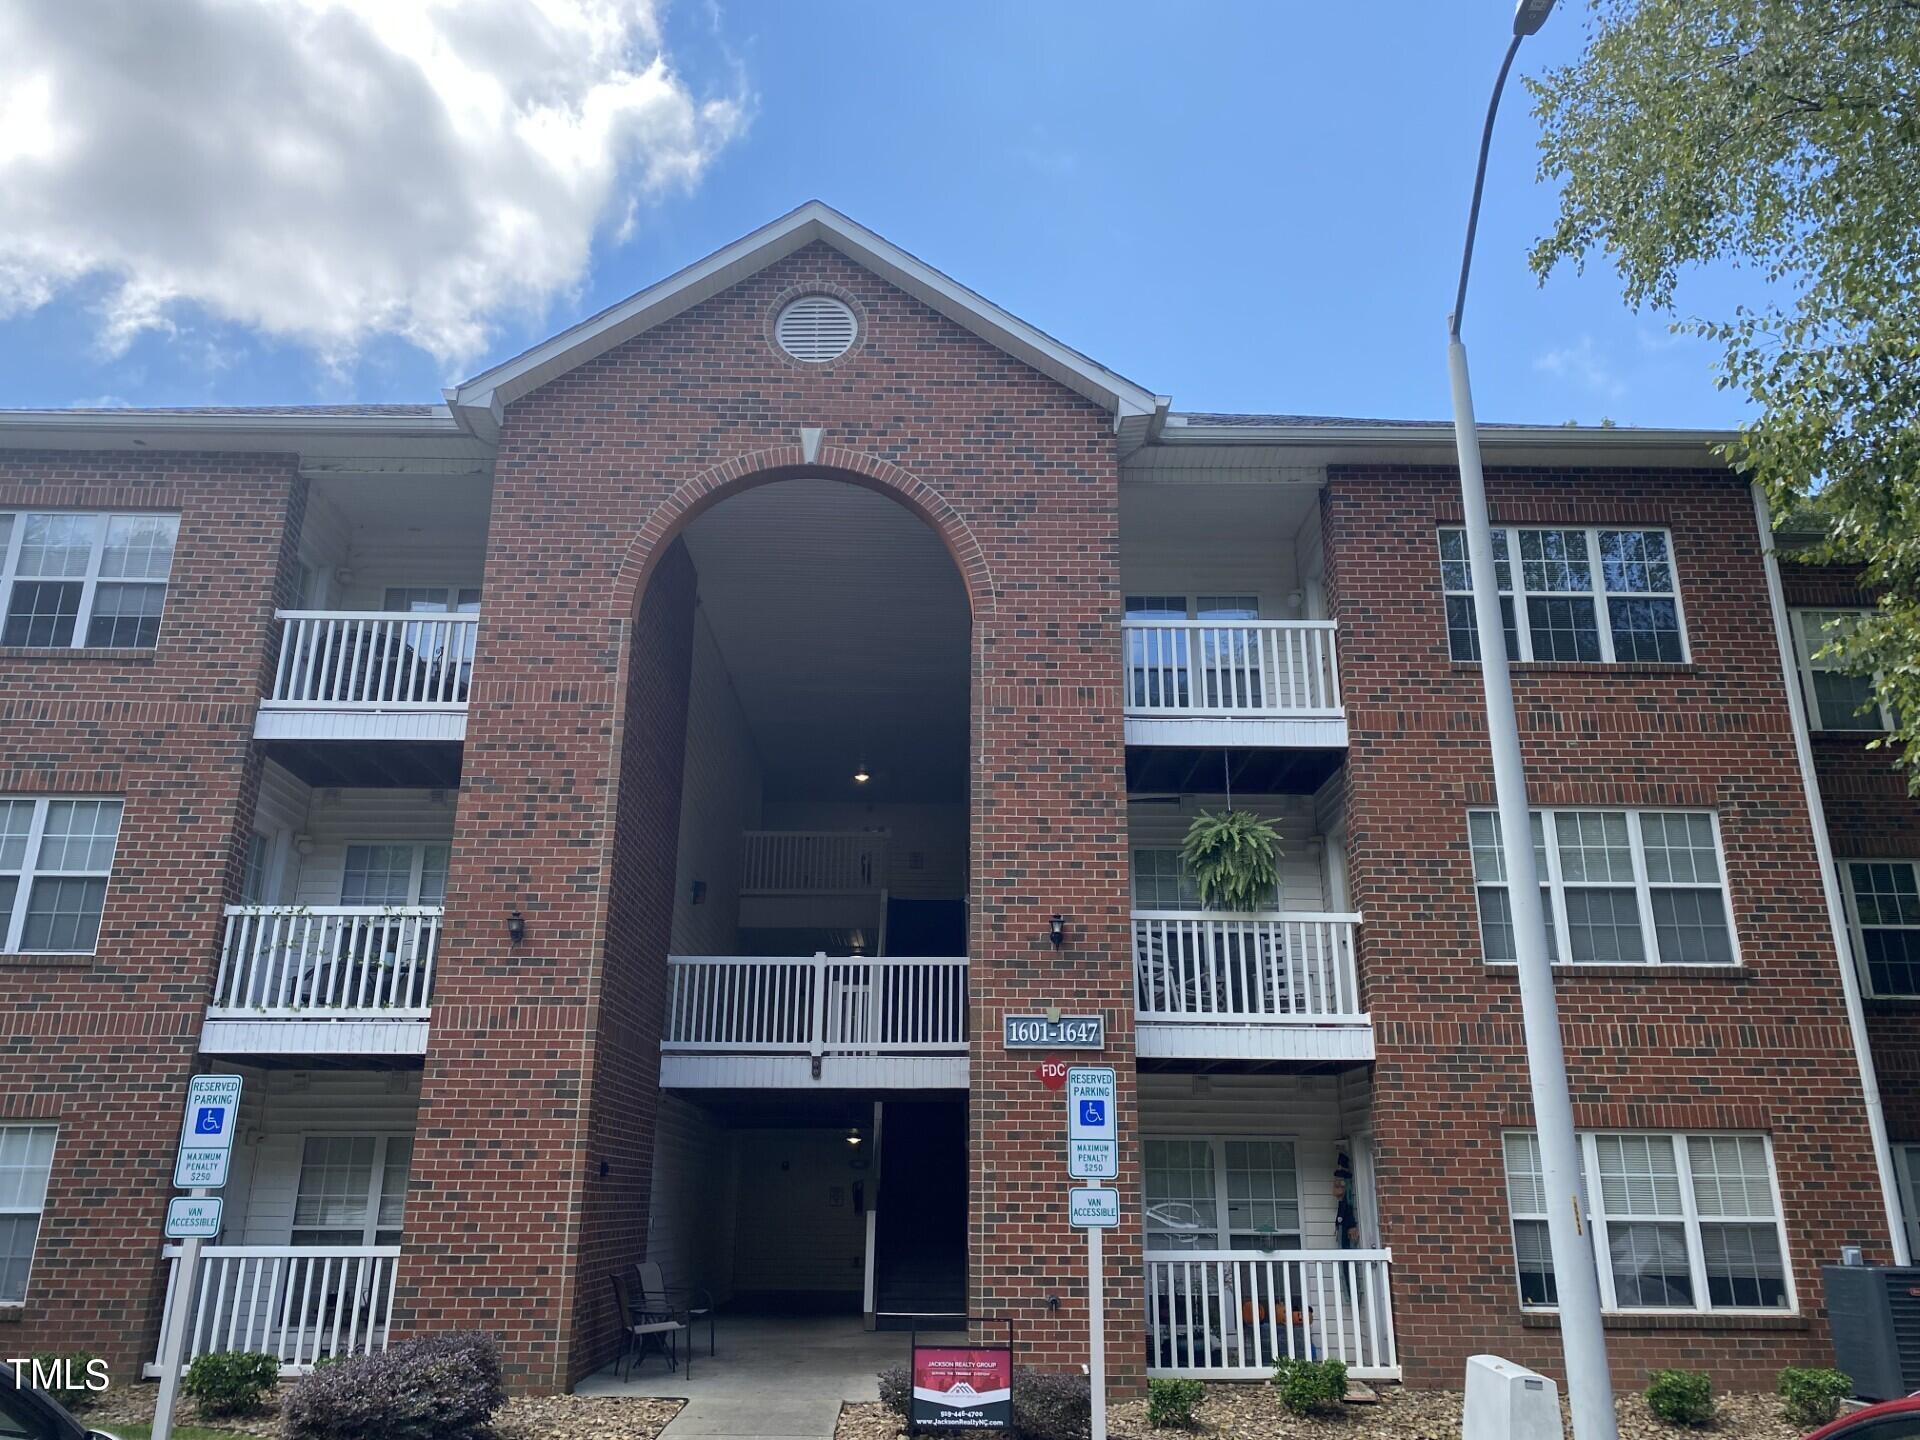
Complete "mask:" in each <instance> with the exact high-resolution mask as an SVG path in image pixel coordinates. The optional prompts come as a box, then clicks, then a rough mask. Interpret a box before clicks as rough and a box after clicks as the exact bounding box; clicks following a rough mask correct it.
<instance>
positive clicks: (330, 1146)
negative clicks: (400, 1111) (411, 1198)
mask: <svg viewBox="0 0 1920 1440" xmlns="http://www.w3.org/2000/svg"><path fill="white" fill-rule="evenodd" d="M412 1162H413V1139H412V1137H411V1136H406V1135H310V1136H308V1137H307V1142H306V1146H305V1148H304V1150H303V1151H302V1153H301V1156H300V1188H299V1191H298V1192H297V1194H296V1196H295V1198H294V1202H293V1235H292V1243H293V1244H295V1245H398V1244H399V1243H400V1232H401V1222H402V1219H403V1218H404V1215H405V1212H406V1203H407V1171H408V1167H409V1166H410V1165H411V1164H412Z"/></svg>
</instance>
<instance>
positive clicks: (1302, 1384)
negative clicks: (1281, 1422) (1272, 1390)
mask: <svg viewBox="0 0 1920 1440" xmlns="http://www.w3.org/2000/svg"><path fill="white" fill-rule="evenodd" d="M1273 1383H1274V1384H1275V1385H1276V1386H1277V1387H1279V1390H1280V1403H1281V1404H1282V1405H1284V1406H1285V1407H1286V1409H1287V1413H1288V1414H1290V1415H1311V1414H1312V1413H1313V1412H1314V1411H1315V1410H1318V1409H1320V1407H1321V1406H1323V1405H1337V1404H1339V1403H1340V1402H1341V1401H1342V1400H1344V1399H1346V1398H1347V1363H1346V1361H1344V1360H1282V1361H1281V1362H1280V1363H1279V1364H1278V1365H1276V1366H1274V1367H1273Z"/></svg>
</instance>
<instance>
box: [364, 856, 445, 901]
mask: <svg viewBox="0 0 1920 1440" xmlns="http://www.w3.org/2000/svg"><path fill="white" fill-rule="evenodd" d="M450 853H451V851H450V848H449V847H448V846H446V845H417V844H410V843H407V842H404V841H403V842H398V843H388V844H382V843H376V844H364V845H349V846H348V847H347V859H346V866H345V869H344V871H343V872H342V875H341V879H340V903H341V904H342V905H444V904H445V903H446V899H447V861H448V857H449V855H450Z"/></svg>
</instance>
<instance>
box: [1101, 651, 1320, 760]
mask: <svg viewBox="0 0 1920 1440" xmlns="http://www.w3.org/2000/svg"><path fill="white" fill-rule="evenodd" d="M1122 630H1123V633H1124V636H1125V641H1124V644H1125V650H1124V653H1123V656H1122V665H1123V666H1124V669H1125V675H1124V684H1125V687H1126V695H1125V707H1124V708H1125V713H1126V733H1127V743H1128V744H1129V745H1152V746H1178V747H1201V746H1247V747H1300V748H1307V749H1329V748H1339V747H1343V746H1345V744H1346V743H1347V721H1346V711H1345V709H1344V708H1343V707H1342V705H1341V702H1340V665H1339V657H1338V654H1337V648H1336V639H1335V634H1336V630H1337V626H1336V625H1335V623H1334V622H1333V621H1331V620H1230V621H1220V620H1128V621H1126V622H1124V624H1123V626H1122Z"/></svg>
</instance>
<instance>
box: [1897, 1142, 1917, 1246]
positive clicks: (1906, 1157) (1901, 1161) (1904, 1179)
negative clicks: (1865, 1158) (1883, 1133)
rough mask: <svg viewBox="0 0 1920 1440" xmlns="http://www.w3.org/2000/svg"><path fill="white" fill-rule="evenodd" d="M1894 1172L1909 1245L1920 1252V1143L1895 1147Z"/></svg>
mask: <svg viewBox="0 0 1920 1440" xmlns="http://www.w3.org/2000/svg"><path fill="white" fill-rule="evenodd" d="M1893 1173H1894V1178H1895V1180H1896V1181H1898V1187H1899V1190H1900V1214H1901V1216H1902V1218H1904V1219H1905V1220H1906V1222H1907V1246H1908V1248H1909V1249H1911V1250H1912V1251H1914V1252H1915V1253H1920V1145H1895V1146H1894V1147H1893Z"/></svg>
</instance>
